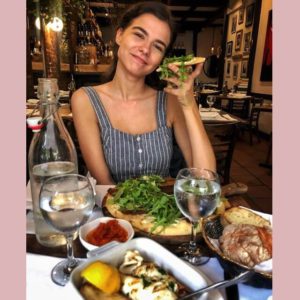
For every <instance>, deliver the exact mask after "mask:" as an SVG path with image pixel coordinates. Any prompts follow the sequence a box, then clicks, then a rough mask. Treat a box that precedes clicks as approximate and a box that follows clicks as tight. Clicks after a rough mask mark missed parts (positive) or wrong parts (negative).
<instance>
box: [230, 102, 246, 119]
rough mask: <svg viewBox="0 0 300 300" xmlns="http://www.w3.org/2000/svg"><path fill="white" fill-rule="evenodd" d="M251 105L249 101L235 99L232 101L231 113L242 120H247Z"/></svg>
mask: <svg viewBox="0 0 300 300" xmlns="http://www.w3.org/2000/svg"><path fill="white" fill-rule="evenodd" d="M249 109H250V103H249V100H247V99H234V101H232V106H231V113H232V114H233V115H236V116H238V117H240V118H242V119H247V118H248V116H249Z"/></svg>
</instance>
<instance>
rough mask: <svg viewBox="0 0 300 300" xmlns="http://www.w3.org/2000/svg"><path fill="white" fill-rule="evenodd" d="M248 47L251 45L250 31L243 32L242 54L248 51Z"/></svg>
mask: <svg viewBox="0 0 300 300" xmlns="http://www.w3.org/2000/svg"><path fill="white" fill-rule="evenodd" d="M250 47H251V31H248V32H245V34H244V46H243V52H244V54H248V53H250Z"/></svg>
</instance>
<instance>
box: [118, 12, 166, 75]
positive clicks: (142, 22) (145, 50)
mask: <svg viewBox="0 0 300 300" xmlns="http://www.w3.org/2000/svg"><path fill="white" fill-rule="evenodd" d="M170 39H171V31H170V27H169V25H168V24H167V23H166V22H164V21H161V20H160V19H158V18H157V17H155V16H153V15H152V14H143V15H141V16H139V17H137V18H136V19H134V20H133V21H132V23H131V24H130V25H129V26H128V27H127V28H126V29H119V30H118V31H117V35H116V42H117V44H118V45H119V50H118V60H119V63H122V64H123V65H124V66H125V68H126V69H127V70H128V71H129V72H130V73H131V74H132V75H134V76H146V75H148V74H150V73H151V72H152V71H153V70H155V69H156V67H157V66H158V65H159V64H160V62H161V60H162V58H163V57H164V54H165V51H166V48H167V47H168V45H169V43H170Z"/></svg>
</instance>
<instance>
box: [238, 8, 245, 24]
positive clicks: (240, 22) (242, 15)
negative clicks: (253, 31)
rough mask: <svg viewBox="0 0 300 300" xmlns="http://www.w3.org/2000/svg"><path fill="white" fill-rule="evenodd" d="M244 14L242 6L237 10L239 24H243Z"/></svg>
mask: <svg viewBox="0 0 300 300" xmlns="http://www.w3.org/2000/svg"><path fill="white" fill-rule="evenodd" d="M244 13H245V8H244V6H242V7H241V8H240V9H239V20H238V23H239V24H243V23H244Z"/></svg>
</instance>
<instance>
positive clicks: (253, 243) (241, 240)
mask: <svg viewBox="0 0 300 300" xmlns="http://www.w3.org/2000/svg"><path fill="white" fill-rule="evenodd" d="M219 242H220V248H221V250H222V251H223V253H224V255H225V256H226V257H228V258H229V259H231V260H232V261H234V262H237V263H240V264H242V265H245V266H248V267H250V268H252V267H254V266H255V265H257V264H260V263H261V262H263V261H266V260H268V259H271V258H272V229H271V228H270V227H258V226H255V225H249V224H230V225H227V226H225V228H224V230H223V234H222V236H221V237H220V238H219Z"/></svg>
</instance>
